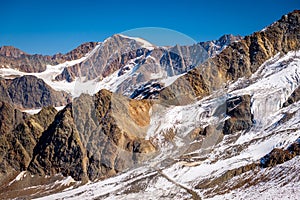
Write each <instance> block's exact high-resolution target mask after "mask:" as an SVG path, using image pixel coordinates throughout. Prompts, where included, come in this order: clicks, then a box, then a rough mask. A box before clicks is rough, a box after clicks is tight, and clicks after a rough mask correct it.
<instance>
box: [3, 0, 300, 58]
mask: <svg viewBox="0 0 300 200" xmlns="http://www.w3.org/2000/svg"><path fill="white" fill-rule="evenodd" d="M295 9H300V1H299V0H249V1H241V0H239V1H237V0H228V1H224V0H223V1H222V0H219V1H216V0H203V1H202V0H190V1H189V0H182V1H176V0H173V1H164V0H151V1H150V0H140V1H130V0H125V1H120V0H104V1H100V0H98V1H97V0H91V1H89V0H84V1H78V0H72V1H63V0H61V1H59V0H52V1H43V0H40V1H33V0H26V1H25V0H23V1H20V0H3V1H1V6H0V17H1V18H0V19H1V24H0V46H3V45H13V46H15V47H18V48H20V49H22V50H24V51H26V52H28V53H42V54H54V53H56V52H62V53H65V52H67V51H70V50H72V49H73V48H75V47H76V46H78V45H79V44H81V43H83V42H87V41H103V40H104V39H105V38H107V37H109V36H111V35H113V34H115V33H120V32H123V31H126V30H129V29H134V28H139V27H163V28H168V29H172V30H176V31H179V32H181V33H184V34H186V35H188V36H190V37H191V38H193V39H194V40H196V41H205V40H211V39H217V38H218V37H220V36H221V35H223V34H227V33H232V34H240V35H243V36H244V35H248V34H251V33H252V32H254V31H258V30H260V29H262V28H263V27H265V26H266V25H269V24H270V23H272V22H273V21H275V20H277V19H279V18H280V17H281V16H282V15H283V14H287V13H288V12H291V11H293V10H295Z"/></svg>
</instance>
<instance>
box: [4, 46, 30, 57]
mask: <svg viewBox="0 0 300 200" xmlns="http://www.w3.org/2000/svg"><path fill="white" fill-rule="evenodd" d="M0 55H2V56H6V57H12V58H20V57H21V56H22V55H28V54H27V53H25V52H24V51H21V50H20V49H18V48H15V47H13V46H2V47H0Z"/></svg>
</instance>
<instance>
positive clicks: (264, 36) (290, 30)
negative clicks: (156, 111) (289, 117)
mask: <svg viewBox="0 0 300 200" xmlns="http://www.w3.org/2000/svg"><path fill="white" fill-rule="evenodd" d="M299 20H300V12H299V11H294V12H292V13H289V14H288V15H285V16H283V17H282V18H281V19H280V20H279V21H277V22H275V23H274V24H272V25H271V26H269V27H268V28H266V29H265V30H264V31H261V32H256V33H254V34H252V35H250V36H246V37H245V38H244V39H242V40H241V41H239V42H235V43H232V44H231V45H229V46H228V47H227V48H225V49H224V50H223V51H222V52H221V53H220V54H219V55H217V56H215V57H213V58H211V59H209V60H208V61H207V62H205V63H204V64H202V65H200V66H198V67H197V68H195V69H193V70H191V71H189V72H188V73H187V74H186V75H184V76H182V77H180V78H179V79H177V80H176V81H175V83H174V84H172V85H171V86H169V87H167V88H165V89H164V90H163V91H162V92H161V93H160V95H159V98H160V99H162V100H167V101H169V102H171V103H174V101H175V100H176V99H178V98H180V97H186V96H189V98H191V99H194V98H195V97H198V98H201V97H204V96H206V95H208V94H210V93H211V92H212V91H214V90H216V89H220V88H221V87H224V86H225V85H224V84H225V83H226V82H227V81H236V80H237V79H238V78H240V77H249V76H250V75H251V74H253V73H254V72H255V71H256V70H257V69H258V67H259V66H261V64H263V63H264V62H265V61H266V60H267V59H269V58H271V57H272V56H275V55H276V54H277V53H287V52H289V51H293V50H297V49H299V44H300V34H299V33H300V26H299V24H300V23H299ZM175 103H176V102H175Z"/></svg>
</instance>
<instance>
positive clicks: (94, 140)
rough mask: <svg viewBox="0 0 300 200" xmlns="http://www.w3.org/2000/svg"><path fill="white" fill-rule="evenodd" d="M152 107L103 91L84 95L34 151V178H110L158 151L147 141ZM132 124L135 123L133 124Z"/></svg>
mask: <svg viewBox="0 0 300 200" xmlns="http://www.w3.org/2000/svg"><path fill="white" fill-rule="evenodd" d="M150 107H151V102H149V101H136V100H129V99H126V98H125V97H121V96H114V94H112V93H111V92H109V91H106V90H101V91H100V92H99V93H97V94H96V95H95V96H94V99H93V98H92V97H90V96H88V95H82V96H80V97H79V98H78V99H76V100H75V101H74V102H73V103H72V104H69V105H68V106H67V107H66V108H65V109H63V110H62V111H60V112H59V113H58V114H57V115H56V117H55V120H54V122H53V123H52V124H51V125H50V126H49V128H48V129H47V130H46V131H45V132H44V133H43V135H42V136H41V138H40V140H39V142H38V143H37V145H36V146H35V148H34V151H33V152H34V153H33V159H32V161H31V163H30V165H29V168H28V170H29V171H30V172H31V173H33V174H41V175H55V174H57V173H62V174H63V175H64V176H67V175H70V176H72V177H73V178H74V179H75V180H83V181H87V180H95V179H99V178H106V177H109V176H112V175H114V174H116V173H117V172H119V171H122V170H124V169H126V168H128V167H130V166H132V165H133V164H136V163H139V162H141V160H143V159H145V158H147V157H148V156H149V155H151V154H152V153H154V152H155V147H154V146H153V145H152V144H151V142H150V141H146V140H145V139H143V138H144V137H145V135H144V134H145V130H146V129H145V126H147V125H148V124H149V109H150ZM130 119H131V120H130Z"/></svg>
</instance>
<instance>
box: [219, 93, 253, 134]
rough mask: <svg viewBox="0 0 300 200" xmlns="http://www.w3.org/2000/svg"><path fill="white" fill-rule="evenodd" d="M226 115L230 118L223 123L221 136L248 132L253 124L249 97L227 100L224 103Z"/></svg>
mask: <svg viewBox="0 0 300 200" xmlns="http://www.w3.org/2000/svg"><path fill="white" fill-rule="evenodd" d="M226 115H228V116H230V118H229V119H227V120H226V121H225V123H224V127H223V134H232V133H236V132H238V131H242V130H249V129H250V127H251V126H252V124H253V115H252V113H251V97H250V95H244V96H238V97H233V98H230V99H228V100H227V101H226Z"/></svg>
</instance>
